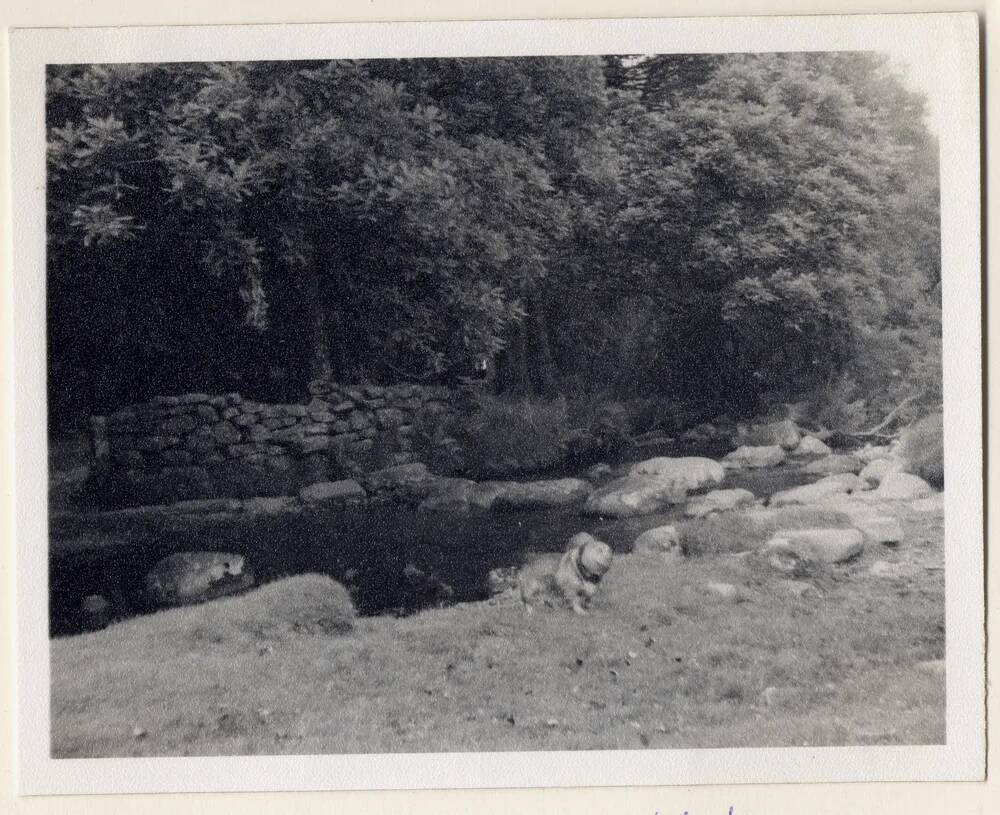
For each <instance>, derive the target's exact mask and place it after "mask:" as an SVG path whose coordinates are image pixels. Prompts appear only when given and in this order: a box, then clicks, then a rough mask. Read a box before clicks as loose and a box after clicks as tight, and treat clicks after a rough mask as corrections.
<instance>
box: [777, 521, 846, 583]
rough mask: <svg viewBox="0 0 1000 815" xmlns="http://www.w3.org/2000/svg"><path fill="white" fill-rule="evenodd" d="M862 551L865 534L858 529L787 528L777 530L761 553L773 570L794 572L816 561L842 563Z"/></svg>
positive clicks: (805, 569)
mask: <svg viewBox="0 0 1000 815" xmlns="http://www.w3.org/2000/svg"><path fill="white" fill-rule="evenodd" d="M863 550H864V536H863V535H862V533H861V532H860V531H858V530H857V529H789V530H783V531H781V532H779V533H777V534H776V535H775V536H774V537H773V538H771V539H770V540H769V541H768V542H767V543H766V544H764V549H763V551H762V555H763V557H764V558H765V560H766V561H767V562H768V563H769V564H770V565H771V566H772V567H774V568H775V569H777V570H779V571H782V572H788V573H794V572H802V571H808V570H809V567H811V566H813V565H815V564H834V563H845V562H847V561H849V560H851V559H853V558H855V557H857V556H858V555H860V554H861V552H862V551H863Z"/></svg>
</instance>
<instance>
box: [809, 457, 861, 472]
mask: <svg viewBox="0 0 1000 815" xmlns="http://www.w3.org/2000/svg"><path fill="white" fill-rule="evenodd" d="M861 467H862V464H861V461H860V460H858V459H856V458H855V457H854V456H844V455H836V454H833V455H829V456H824V457H823V458H820V459H817V460H816V461H812V462H810V463H809V464H807V465H806V466H805V467H803V468H802V469H803V470H804V471H805V472H807V473H812V474H815V475H837V474H838V473H854V474H855V475H857V474H858V473H859V472H861Z"/></svg>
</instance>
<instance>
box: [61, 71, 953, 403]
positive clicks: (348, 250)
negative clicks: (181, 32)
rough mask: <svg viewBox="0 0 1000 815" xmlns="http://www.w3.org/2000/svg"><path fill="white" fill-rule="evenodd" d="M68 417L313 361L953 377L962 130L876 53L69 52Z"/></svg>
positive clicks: (800, 390)
mask: <svg viewBox="0 0 1000 815" xmlns="http://www.w3.org/2000/svg"><path fill="white" fill-rule="evenodd" d="M48 82H49V86H48V125H49V189H48V203H49V206H48V218H49V224H48V227H49V245H48V252H49V256H48V303H49V321H48V324H49V356H50V364H49V383H50V385H49V393H50V406H51V414H52V415H53V417H54V418H55V419H57V420H58V419H59V418H60V417H68V416H72V415H74V414H78V413H86V412H93V411H101V410H107V409H108V408H110V407H113V406H114V405H117V404H120V403H122V402H126V401H132V400H134V399H138V398H143V397H145V396H148V395H150V394H152V393H153V392H157V391H164V390H180V389H191V388H201V389H212V390H219V389H220V388H223V387H224V388H226V389H239V390H242V391H245V392H247V393H250V394H255V395H259V396H263V397H272V398H279V397H280V398H294V397H295V396H297V395H299V394H300V393H301V392H302V390H303V388H304V385H305V383H306V381H307V380H308V379H309V378H310V376H313V375H316V374H320V373H330V374H332V375H334V376H336V377H338V378H340V379H342V380H344V381H348V380H351V381H361V380H365V379H368V380H373V381H392V380H437V381H453V380H454V379H455V378H456V377H459V376H463V375H465V374H468V373H469V372H470V371H471V369H472V367H473V365H474V364H475V362H476V361H477V360H479V359H484V358H485V359H492V360H495V362H496V364H497V367H498V380H497V381H498V386H499V387H501V388H503V389H505V390H508V391H514V392H536V393H542V394H549V393H556V392H589V393H595V392H600V393H604V394H607V395H610V396H615V397H619V398H621V397H625V396H629V395H636V394H639V395H656V394H659V395H663V396H667V397H669V398H671V399H672V400H676V401H691V402H699V401H702V402H712V403H714V404H716V405H718V407H719V410H720V411H722V410H728V411H730V412H733V413H740V412H747V411H751V410H753V409H755V408H756V407H757V406H758V403H759V400H760V399H761V398H763V397H776V398H784V399H792V398H801V397H803V396H807V395H809V394H815V393H828V394H829V393H835V394H836V395H837V397H838V399H839V400H840V401H841V402H849V403H850V402H858V403H860V404H862V406H863V410H862V412H867V413H868V414H869V415H875V414H877V413H878V411H879V410H884V409H886V408H887V407H889V406H890V403H891V402H892V401H893V400H896V401H898V400H899V399H900V398H901V397H903V396H906V395H911V393H917V392H919V393H918V395H919V396H920V397H921V398H925V399H928V400H930V401H933V400H934V399H935V398H937V395H938V392H939V389H940V368H939V366H940V350H939V346H940V288H939V283H940V251H939V215H938V186H937V185H938V180H937V153H936V151H937V147H936V144H935V141H934V139H933V137H932V136H931V135H930V134H929V133H928V131H927V129H926V127H925V125H924V121H923V103H922V100H921V98H920V97H919V96H917V95H915V94H913V93H911V92H910V91H908V90H907V89H906V88H905V87H904V86H903V85H902V84H901V82H900V80H899V79H898V77H896V76H895V75H894V74H893V73H892V71H891V70H890V66H889V65H888V63H887V61H886V60H885V59H884V58H883V57H880V56H877V55H873V54H859V53H817V54H802V53H799V54H763V55H741V54H737V55H708V56H687V55H671V56H654V57H641V56H632V57H608V58H599V57H546V58H517V59H427V60H360V61H329V62H282V63H275V62H270V63H268V62H257V63H225V64H212V63H198V64H195V63H190V64H149V65H103V66H102V65H87V66H54V67H52V68H50V73H49V77H48Z"/></svg>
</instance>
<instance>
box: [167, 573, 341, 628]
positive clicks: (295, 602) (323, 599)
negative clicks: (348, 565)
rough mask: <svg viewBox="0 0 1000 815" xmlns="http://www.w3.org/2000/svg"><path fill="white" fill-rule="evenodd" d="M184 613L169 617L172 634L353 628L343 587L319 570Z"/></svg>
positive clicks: (284, 579) (278, 581) (276, 581)
mask: <svg viewBox="0 0 1000 815" xmlns="http://www.w3.org/2000/svg"><path fill="white" fill-rule="evenodd" d="M167 613H170V612H167ZM167 613H165V614H164V615H161V616H164V617H165V616H166V614H167ZM182 614H183V616H181V617H180V618H179V619H176V620H174V621H173V622H174V627H173V631H172V633H174V635H175V636H179V637H181V638H186V639H189V640H192V641H202V642H204V641H208V642H216V643H217V642H224V641H229V640H245V639H261V640H265V639H284V638H286V637H288V636H290V635H294V634H344V633H347V632H348V631H350V630H351V629H352V628H353V627H354V618H355V611H354V603H353V602H352V601H351V596H350V595H349V594H348V592H347V589H345V588H344V587H343V586H342V585H340V583H338V582H337V581H335V580H333V579H331V578H329V577H327V576H325V575H320V574H300V575H295V576H293V577H285V578H282V579H280V580H275V581H274V582H273V583H268V584H266V585H264V586H261V587H260V588H259V589H256V590H255V591H251V592H247V593H246V594H242V595H239V596H237V597H229V598H225V599H222V600H218V601H216V602H213V603H206V604H203V605H200V606H196V607H193V608H190V609H185V610H184V611H183V612H182Z"/></svg>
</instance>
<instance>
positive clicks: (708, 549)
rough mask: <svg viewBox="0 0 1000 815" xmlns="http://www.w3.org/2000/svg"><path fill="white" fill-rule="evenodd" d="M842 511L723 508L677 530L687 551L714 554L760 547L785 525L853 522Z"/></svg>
mask: <svg viewBox="0 0 1000 815" xmlns="http://www.w3.org/2000/svg"><path fill="white" fill-rule="evenodd" d="M850 525H851V523H850V518H849V517H848V516H847V515H845V514H844V513H842V512H836V511H835V510H829V509H813V508H811V507H783V508H781V509H767V510H751V511H749V512H722V513H719V514H717V515H709V516H708V517H707V518H699V519H697V520H693V521H686V522H685V523H682V524H680V526H679V527H678V529H677V531H678V534H679V535H680V539H681V549H682V550H683V551H684V553H685V554H686V555H711V554H720V553H726V552H746V551H750V550H753V549H759V548H760V547H762V546H763V545H764V544H765V543H767V541H768V540H770V539H771V538H772V537H774V535H776V534H777V533H778V532H780V531H781V530H784V529H811V528H813V527H826V528H829V527H845V526H850Z"/></svg>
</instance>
